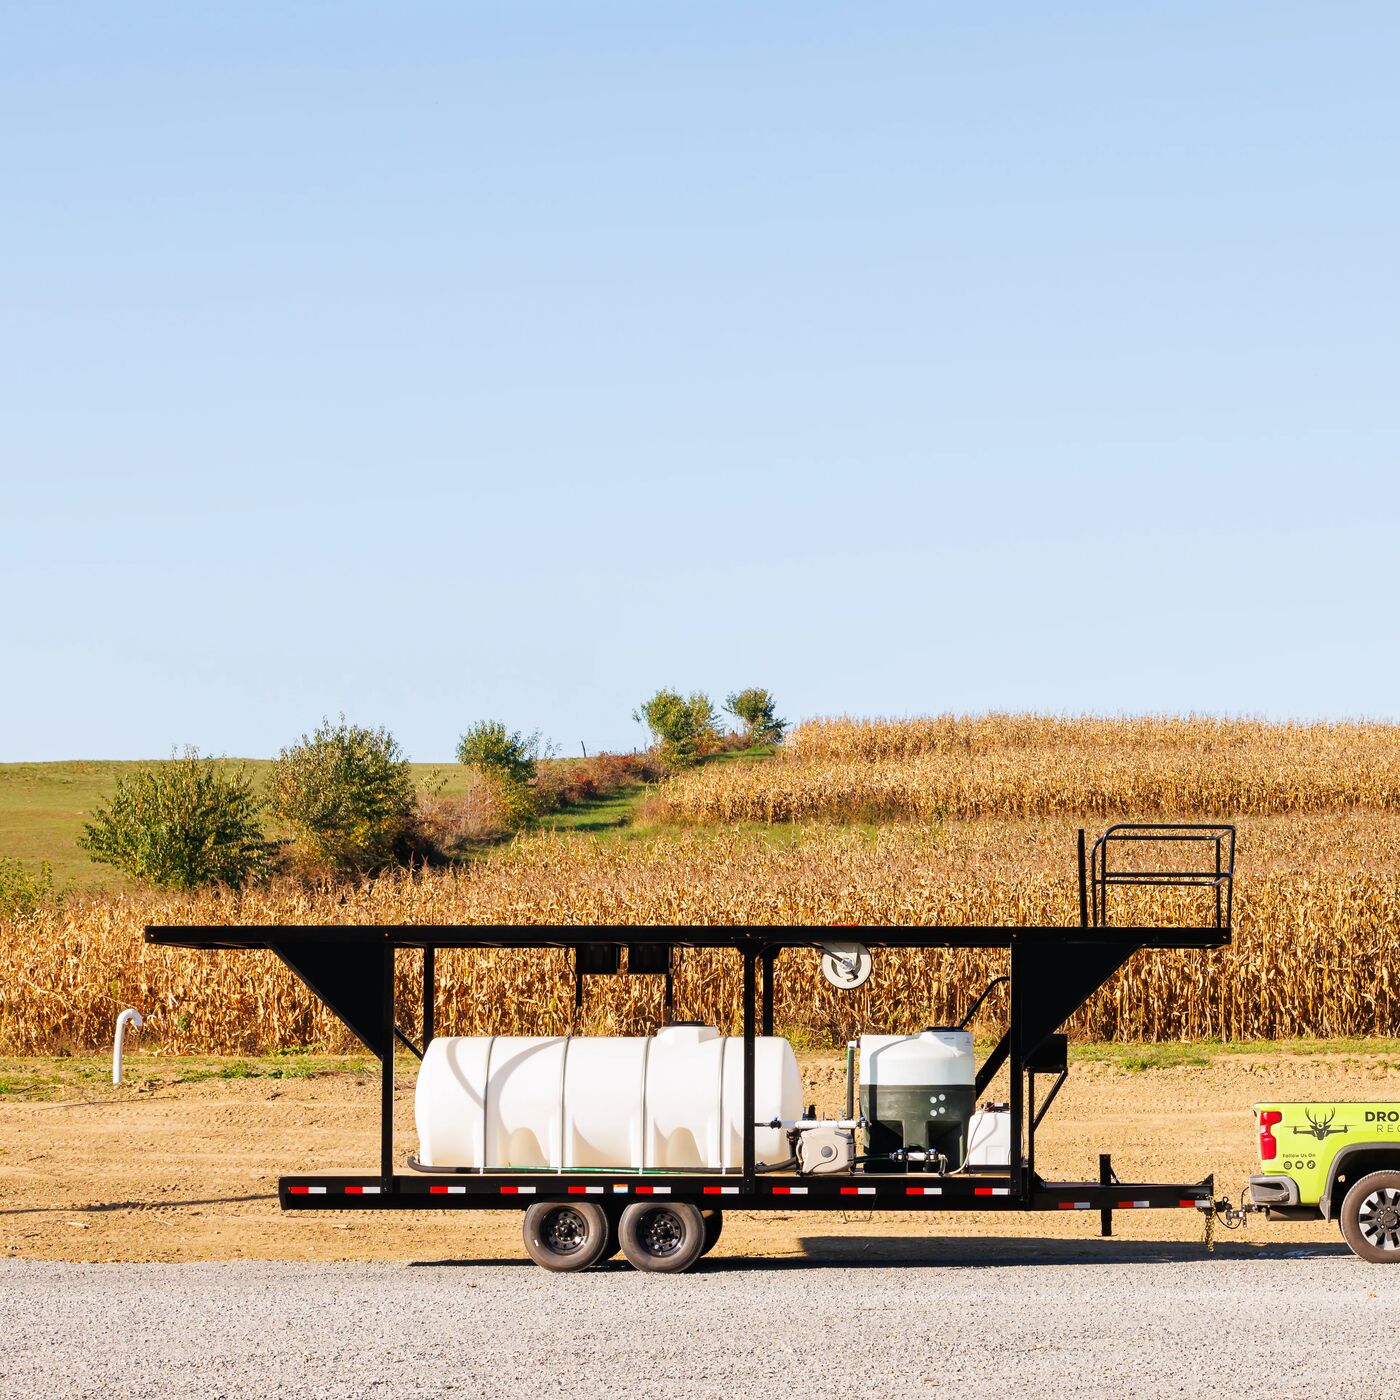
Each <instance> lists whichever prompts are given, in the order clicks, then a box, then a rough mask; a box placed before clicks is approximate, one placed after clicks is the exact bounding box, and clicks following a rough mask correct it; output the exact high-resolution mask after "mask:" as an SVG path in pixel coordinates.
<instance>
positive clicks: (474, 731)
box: [457, 719, 540, 783]
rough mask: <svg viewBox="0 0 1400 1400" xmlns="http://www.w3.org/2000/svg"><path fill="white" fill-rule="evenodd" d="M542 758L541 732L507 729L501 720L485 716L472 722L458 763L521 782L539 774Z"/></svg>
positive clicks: (459, 752)
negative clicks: (537, 767) (536, 768)
mask: <svg viewBox="0 0 1400 1400" xmlns="http://www.w3.org/2000/svg"><path fill="white" fill-rule="evenodd" d="M539 758H540V735H539V731H538V730H536V731H535V733H533V734H521V733H520V732H519V730H515V731H510V730H507V729H506V727H505V725H504V724H502V723H500V721H499V720H491V719H483V720H480V721H479V722H478V723H476V724H474V725H472V727H471V728H470V729H468V730H467V732H466V733H465V734H463V735H462V738H461V740H460V741H459V742H458V744H457V762H458V763H464V764H466V765H467V766H468V767H469V768H482V769H485V770H486V771H487V772H495V773H502V774H504V775H505V776H506V777H508V778H511V779H512V780H513V781H515V782H517V783H528V782H529V781H530V779H532V778H533V777H534V776H535V765H536V764H537V763H538V761H539Z"/></svg>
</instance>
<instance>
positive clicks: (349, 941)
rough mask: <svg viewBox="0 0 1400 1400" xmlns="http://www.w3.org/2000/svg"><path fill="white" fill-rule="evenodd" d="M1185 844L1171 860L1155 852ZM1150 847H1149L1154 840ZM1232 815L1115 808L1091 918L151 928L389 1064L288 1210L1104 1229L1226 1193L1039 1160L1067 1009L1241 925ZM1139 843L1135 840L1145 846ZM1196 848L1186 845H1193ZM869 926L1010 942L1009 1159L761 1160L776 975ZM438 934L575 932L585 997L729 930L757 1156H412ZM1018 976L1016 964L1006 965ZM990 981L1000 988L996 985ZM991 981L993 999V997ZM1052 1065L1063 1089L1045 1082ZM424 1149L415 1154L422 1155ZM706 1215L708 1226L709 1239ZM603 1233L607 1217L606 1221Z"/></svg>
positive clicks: (289, 1191) (892, 940)
mask: <svg viewBox="0 0 1400 1400" xmlns="http://www.w3.org/2000/svg"><path fill="white" fill-rule="evenodd" d="M1164 850H1165V851H1171V852H1176V853H1179V855H1178V857H1174V858H1166V859H1163V858H1161V857H1160V856H1158V855H1156V854H1155V853H1160V852H1162V851H1164ZM1148 852H1151V853H1154V855H1153V856H1152V857H1150V858H1149V859H1147V860H1146V862H1145V863H1144V861H1143V860H1142V859H1141V857H1142V856H1143V854H1145V853H1148ZM1234 852H1235V831H1234V828H1233V827H1232V826H1225V825H1164V824H1157V823H1129V824H1120V825H1117V826H1113V827H1110V828H1109V829H1108V830H1107V831H1106V832H1105V833H1104V834H1103V835H1102V836H1101V837H1100V838H1099V839H1098V840H1097V841H1096V842H1095V843H1094V845H1093V847H1092V850H1091V851H1088V852H1086V847H1085V841H1084V833H1083V832H1082V831H1081V832H1080V833H1079V846H1078V860H1079V909H1078V916H1079V917H1078V922H1077V923H1075V924H1070V925H1066V926H1056V927H1040V928H1036V927H998V926H947V925H944V926H928V927H924V926H916V927H899V928H894V927H870V926H861V927H850V926H841V927H839V928H835V927H827V926H812V927H806V926H804V927H794V926H785V927H784V926H769V925H763V926H754V925H749V926H733V925H730V926H698V925H689V926H686V925H664V926H663V925H643V926H639V925H630V926H622V925H610V926H598V925H589V926H576V925H570V926H564V925H468V926H453V927H442V926H434V927H421V926H410V925H392V926H375V925H361V924H354V925H304V926H290V925H262V926H253V925H244V926H197V927H196V926H187V927H151V928H148V929H147V930H146V941H147V942H148V943H153V944H159V945H162V946H166V947H180V948H197V949H209V950H215V951H220V950H225V949H249V948H254V949H270V950H271V951H272V952H274V953H276V954H277V956H278V957H279V958H280V959H281V960H282V961H283V962H284V963H285V964H286V965H287V966H288V967H289V968H291V970H292V971H293V972H295V973H296V974H297V975H298V976H299V977H300V978H301V979H302V980H303V981H304V982H305V983H306V984H307V986H308V987H310V989H311V990H312V991H313V992H314V993H315V994H316V995H317V996H318V997H320V998H321V999H322V1000H323V1001H324V1002H325V1003H326V1004H327V1005H328V1006H329V1007H330V1008H331V1010H332V1011H334V1012H335V1013H336V1015H337V1016H339V1017H340V1019H341V1020H342V1021H344V1022H345V1024H346V1025H347V1026H348V1027H349V1028H350V1029H351V1030H352V1031H353V1032H354V1033H355V1034H356V1035H357V1036H358V1037H359V1038H360V1039H361V1040H362V1041H363V1042H364V1043H365V1045H367V1046H368V1047H369V1049H370V1050H371V1051H372V1052H373V1053H374V1054H375V1055H376V1056H377V1057H378V1058H379V1060H380V1064H381V1066H382V1084H381V1098H380V1111H381V1125H380V1127H381V1131H380V1160H379V1169H378V1171H370V1172H365V1173H363V1174H356V1175H315V1174H306V1175H293V1176H285V1177H282V1178H281V1179H280V1181H279V1183H278V1195H279V1199H280V1202H281V1205H282V1208H283V1209H285V1210H525V1211H527V1215H528V1218H527V1231H526V1245H527V1249H528V1251H529V1253H530V1254H531V1256H532V1257H533V1258H535V1259H536V1262H539V1263H543V1264H545V1265H546V1267H551V1268H561V1269H562V1268H573V1267H579V1266H580V1265H581V1264H582V1263H584V1262H593V1261H594V1260H596V1259H598V1258H601V1257H606V1256H607V1254H609V1253H611V1252H614V1251H615V1250H616V1249H617V1248H618V1247H619V1237H620V1243H621V1247H622V1248H623V1249H624V1250H625V1252H626V1254H627V1256H628V1258H629V1259H630V1260H631V1261H632V1262H633V1263H634V1264H637V1265H638V1266H639V1267H642V1268H647V1269H654V1270H662V1271H666V1270H674V1269H679V1268H684V1267H688V1266H689V1265H690V1264H692V1263H694V1262H695V1260H696V1259H698V1258H699V1257H700V1255H701V1254H702V1253H704V1252H706V1250H707V1249H708V1248H709V1247H711V1246H712V1245H713V1243H714V1240H715V1238H717V1236H718V1230H719V1226H720V1223H721V1221H722V1212H723V1211H726V1210H745V1211H761V1210H783V1211H791V1210H794V1209H800V1210H850V1209H852V1208H858V1209H861V1210H896V1211H897V1210H904V1211H909V1210H917V1211H930V1210H943V1211H949V1210H951V1211H1027V1210H1035V1211H1052V1210H1086V1211H1098V1212H1099V1214H1100V1221H1101V1229H1102V1231H1103V1233H1104V1234H1108V1233H1109V1232H1110V1231H1111V1228H1112V1216H1113V1212H1114V1211H1118V1210H1144V1209H1157V1208H1166V1209H1174V1210H1175V1209H1190V1210H1196V1211H1202V1212H1210V1211H1212V1210H1213V1207H1214V1200H1213V1191H1214V1181H1213V1178H1212V1177H1210V1176H1207V1177H1205V1178H1204V1179H1203V1180H1201V1181H1198V1182H1191V1183H1173V1182H1158V1183H1139V1182H1131V1183H1130V1182H1121V1181H1119V1180H1118V1179H1117V1177H1116V1175H1115V1174H1114V1172H1113V1169H1112V1163H1111V1159H1110V1157H1109V1155H1108V1154H1106V1153H1105V1154H1102V1155H1100V1157H1099V1163H1098V1166H1099V1170H1098V1178H1097V1179H1096V1180H1089V1181H1046V1180H1045V1179H1043V1178H1042V1177H1041V1176H1040V1175H1039V1174H1038V1173H1037V1171H1036V1169H1035V1140H1036V1131H1037V1129H1038V1128H1039V1127H1040V1125H1041V1122H1042V1120H1043V1119H1044V1117H1045V1115H1046V1113H1047V1111H1048V1110H1049V1108H1050V1106H1051V1104H1052V1103H1053V1101H1054V1099H1055V1096H1056V1095H1057V1094H1058V1093H1059V1091H1060V1088H1061V1086H1062V1085H1063V1084H1064V1082H1065V1078H1066V1075H1067V1073H1068V1064H1067V1044H1066V1037H1065V1036H1064V1034H1063V1033H1062V1032H1061V1029H1060V1028H1061V1026H1062V1025H1063V1024H1064V1022H1065V1021H1066V1020H1067V1019H1068V1018H1069V1017H1070V1016H1072V1015H1073V1014H1074V1012H1075V1011H1076V1010H1078V1009H1079V1007H1081V1006H1082V1005H1083V1004H1084V1003H1085V1001H1087V1000H1088V998H1089V997H1091V996H1092V995H1093V994H1094V992H1096V991H1097V990H1098V989H1099V988H1100V987H1101V986H1102V985H1103V984H1104V982H1105V981H1106V980H1107V979H1108V978H1109V977H1111V976H1112V975H1113V973H1114V972H1116V971H1117V970H1118V969H1119V968H1121V967H1122V966H1123V965H1124V963H1126V962H1127V961H1128V959H1129V958H1131V957H1132V956H1133V955H1134V954H1135V953H1138V952H1143V951H1149V950H1154V949H1193V948H1198V949H1202V950H1205V949H1210V948H1218V947H1221V946H1223V945H1225V944H1227V943H1229V941H1230V920H1231V896H1232V888H1233V875H1234ZM1134 856H1136V857H1138V858H1137V859H1134ZM1188 857H1189V858H1188ZM1142 887H1154V888H1182V889H1188V890H1196V891H1198V892H1201V894H1202V895H1203V898H1202V899H1200V900H1198V901H1196V902H1197V903H1198V904H1199V905H1200V906H1201V907H1203V908H1204V909H1205V911H1206V912H1205V917H1204V918H1203V919H1202V921H1201V922H1200V923H1192V924H1189V925H1180V926H1173V927H1138V926H1118V925H1115V924H1113V923H1112V922H1111V918H1110V915H1111V913H1112V910H1111V908H1110V897H1111V895H1112V892H1113V891H1114V890H1115V889H1119V888H1142ZM847 942H859V943H860V944H863V945H864V946H865V947H866V948H868V949H874V950H879V949H885V948H1004V949H1007V950H1008V952H1009V955H1010V975H1009V983H1010V986H1009V988H1008V994H1009V995H1008V1001H1009V1010H1008V1013H1007V1018H1006V1024H1005V1029H1004V1031H1003V1032H1002V1034H1001V1036H1000V1038H999V1039H998V1041H997V1042H996V1044H995V1046H994V1048H993V1049H992V1050H991V1052H990V1053H989V1054H988V1055H987V1057H986V1058H985V1060H984V1061H983V1062H982V1064H981V1065H980V1066H979V1067H978V1069H977V1072H976V1080H975V1093H976V1095H977V1096H980V1095H981V1094H983V1093H984V1092H985V1091H986V1089H987V1088H988V1086H990V1085H991V1083H992V1081H993V1079H994V1078H995V1076H996V1075H997V1073H998V1072H999V1071H1000V1070H1001V1068H1002V1067H1003V1065H1006V1066H1007V1067H1008V1068H1009V1075H1010V1103H1009V1113H1010V1139H1011V1144H1012V1148H1011V1152H1010V1154H1009V1159H1010V1165H1009V1166H1008V1167H1004V1168H1000V1169H988V1168H974V1169H970V1170H968V1169H964V1170H961V1171H957V1172H953V1173H946V1172H940V1171H938V1170H936V1169H934V1170H929V1169H925V1170H920V1169H918V1165H917V1164H916V1163H913V1162H911V1163H910V1164H909V1166H908V1167H907V1168H906V1169H904V1170H899V1171H890V1170H888V1169H886V1170H881V1171H872V1170H862V1169H861V1167H860V1166H859V1165H857V1166H855V1167H853V1168H852V1169H851V1170H850V1171H849V1172H846V1173H843V1174H830V1175H825V1174H819V1175H813V1174H807V1175H804V1174H801V1173H799V1172H797V1171H796V1170H787V1171H772V1170H763V1169H762V1164H760V1163H758V1162H756V1160H755V1130H756V1129H758V1128H765V1127H771V1126H772V1125H771V1124H768V1123H756V1122H755V1113H756V1108H755V1072H754V1064H755V1038H756V1037H757V1036H759V1035H771V1034H772V1032H773V985H774V978H775V976H776V975H777V973H778V971H779V957H780V955H781V954H782V953H783V952H784V951H786V950H795V949H801V950H807V951H810V950H813V949H824V948H827V947H829V946H831V945H832V944H833V943H847ZM439 948H515V949H545V948H557V949H571V950H572V951H573V954H574V969H575V997H576V1002H577V1000H578V999H579V998H581V996H582V989H583V984H584V978H585V977H587V976H591V975H608V974H611V973H617V972H618V971H619V970H620V968H621V966H622V961H621V955H622V950H623V949H624V948H625V949H626V950H627V954H628V960H627V967H628V971H629V972H631V973H637V972H643V973H654V974H656V975H661V976H664V977H665V978H666V1003H667V1008H668V1010H669V1008H670V1001H671V968H672V958H673V954H674V950H676V949H678V948H721V949H731V950H733V951H734V952H736V953H737V954H738V955H739V957H740V958H741V959H742V963H743V1002H744V1005H743V1041H744V1047H743V1050H744V1053H743V1074H744V1078H743V1095H744V1102H743V1107H744V1119H743V1121H744V1125H745V1126H744V1135H743V1166H742V1168H740V1169H735V1170H731V1171H723V1172H716V1171H709V1172H705V1171H683V1172H682V1171H658V1170H655V1169H649V1170H647V1171H645V1172H637V1171H635V1170H630V1169H619V1170H617V1171H615V1172H607V1173H602V1174H600V1173H599V1171H598V1170H596V1169H593V1170H589V1171H587V1172H569V1171H558V1172H556V1171H547V1172H542V1171H540V1170H538V1169H531V1170H516V1171H512V1170H508V1169H500V1170H497V1169H489V1168H488V1169H482V1170H475V1169H473V1170H470V1171H462V1170H455V1171H454V1170H442V1171H435V1170H426V1171H425V1170H423V1169H421V1168H419V1169H412V1170H409V1171H399V1170H397V1166H396V1162H395V1159H394V1149H393V1126H394V1049H395V1045H396V1043H401V1044H403V1045H404V1046H405V1047H407V1048H408V1049H409V1050H410V1051H412V1052H413V1053H414V1054H415V1055H417V1056H418V1057H419V1058H420V1059H421V1057H422V1053H423V1051H422V1048H420V1047H419V1046H418V1045H416V1044H415V1043H414V1042H413V1041H412V1040H411V1039H410V1037H409V1036H408V1035H407V1034H406V1033H405V1032H404V1030H403V1029H402V1028H401V1027H400V1026H399V1025H398V1024H397V1023H396V1019H395V1010H394V996H393V988H394V973H395V960H396V958H397V955H398V953H399V951H400V950H401V949H418V950H421V952H422V954H423V959H422V963H423V986H422V1040H423V1045H424V1047H426V1045H427V1043H428V1042H429V1041H431V1040H432V1039H433V1036H434V1029H435V1025H434V1023H435V1001H436V998H435V992H434V962H435V953H436V950H437V949H439ZM998 980H1004V979H998ZM984 995H985V994H984ZM980 1001H981V998H979V1002H980ZM1046 1081H1048V1088H1044V1089H1043V1092H1042V1086H1043V1085H1044V1083H1045V1082H1046ZM409 1165H410V1166H411V1167H415V1168H416V1167H417V1164H416V1163H412V1162H410V1164H409ZM697 1230H698V1231H701V1232H702V1234H703V1238H702V1239H699V1240H697V1239H695V1238H693V1237H694V1236H695V1235H696V1231H697ZM600 1231H602V1232H605V1233H603V1234H602V1235H601V1236H600V1234H599V1232H600Z"/></svg>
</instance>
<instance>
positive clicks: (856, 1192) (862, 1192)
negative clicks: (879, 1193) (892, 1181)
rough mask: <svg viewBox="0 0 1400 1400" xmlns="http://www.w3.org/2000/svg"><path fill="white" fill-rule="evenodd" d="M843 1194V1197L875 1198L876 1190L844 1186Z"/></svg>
mask: <svg viewBox="0 0 1400 1400" xmlns="http://www.w3.org/2000/svg"><path fill="white" fill-rule="evenodd" d="M841 1194H842V1195H843V1196H873V1195H874V1194H875V1188H874V1187H873V1186H843V1187H842V1188H841Z"/></svg>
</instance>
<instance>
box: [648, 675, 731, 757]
mask: <svg viewBox="0 0 1400 1400" xmlns="http://www.w3.org/2000/svg"><path fill="white" fill-rule="evenodd" d="M632 718H633V719H635V720H636V721H637V722H638V723H639V724H645V725H646V727H647V728H648V729H649V730H650V731H651V735H652V739H653V741H654V742H655V744H656V745H657V747H658V748H659V749H660V751H661V756H662V757H663V758H664V759H665V760H666V761H667V762H668V763H671V764H674V765H676V766H677V767H686V766H688V765H689V764H692V763H694V762H695V760H696V758H697V757H698V756H699V755H700V754H701V753H702V752H703V751H704V750H705V749H706V748H707V747H708V746H709V745H710V744H711V743H713V742H714V741H715V739H717V737H718V725H717V723H716V720H717V716H716V714H715V707H714V705H713V704H712V703H711V701H710V698H709V696H708V695H706V694H705V693H704V692H703V691H699V690H696V691H692V692H691V694H689V695H681V694H680V692H679V691H675V690H658V691H657V692H656V694H655V695H653V696H652V697H651V699H650V700H647V701H645V702H644V703H643V704H642V705H640V706H639V707H638V708H637V709H636V710H634V711H633V712H632Z"/></svg>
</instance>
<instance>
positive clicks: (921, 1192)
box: [904, 1186, 943, 1196]
mask: <svg viewBox="0 0 1400 1400" xmlns="http://www.w3.org/2000/svg"><path fill="white" fill-rule="evenodd" d="M904 1194H905V1195H906V1196H941V1195H942V1194H943V1188H942V1187H941V1186H906V1187H905V1188H904Z"/></svg>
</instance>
